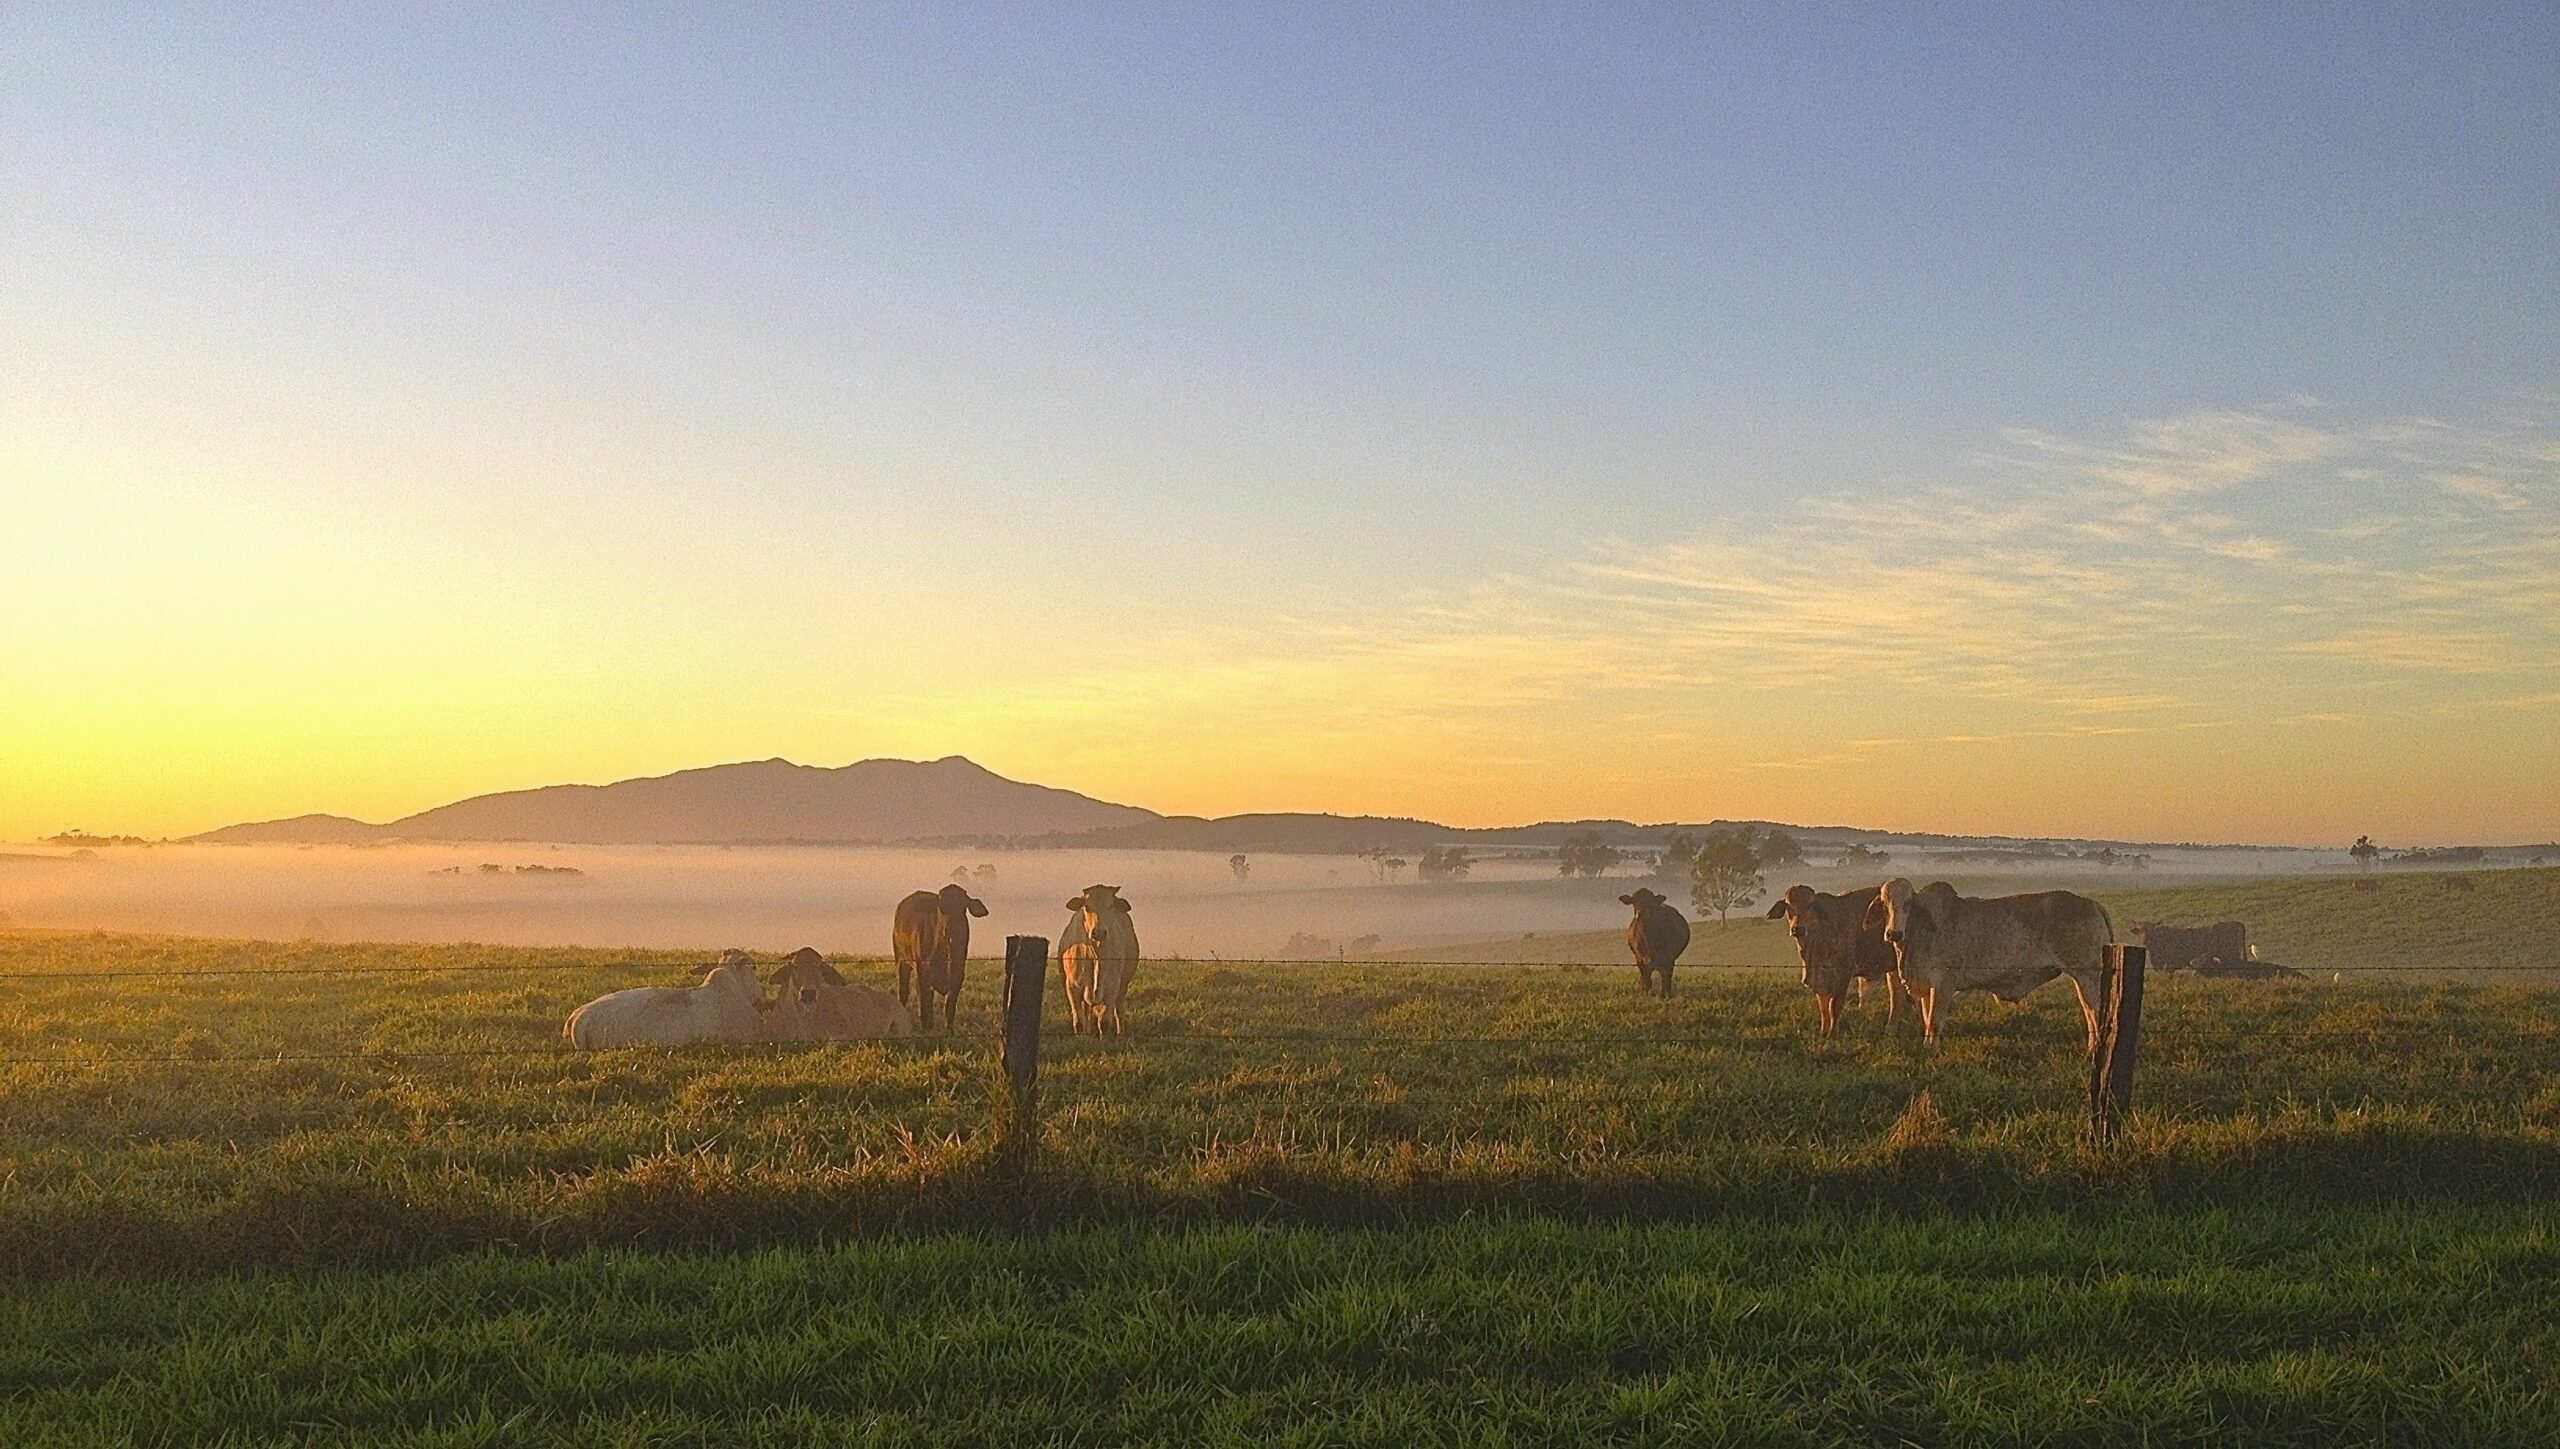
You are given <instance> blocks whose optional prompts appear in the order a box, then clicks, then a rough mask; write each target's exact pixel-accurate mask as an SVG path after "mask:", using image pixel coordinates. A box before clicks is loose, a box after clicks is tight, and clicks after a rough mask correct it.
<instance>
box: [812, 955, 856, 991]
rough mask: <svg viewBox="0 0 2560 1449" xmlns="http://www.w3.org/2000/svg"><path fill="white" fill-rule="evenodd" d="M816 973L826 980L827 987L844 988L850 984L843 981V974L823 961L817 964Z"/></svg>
mask: <svg viewBox="0 0 2560 1449" xmlns="http://www.w3.org/2000/svg"><path fill="white" fill-rule="evenodd" d="M818 971H819V974H820V975H822V976H824V977H825V978H826V981H827V984H828V985H829V986H844V985H848V984H850V983H848V982H847V981H846V980H845V979H844V973H843V972H841V971H838V970H837V969H836V968H835V967H833V966H830V965H828V964H827V963H826V962H824V961H821V962H819V963H818Z"/></svg>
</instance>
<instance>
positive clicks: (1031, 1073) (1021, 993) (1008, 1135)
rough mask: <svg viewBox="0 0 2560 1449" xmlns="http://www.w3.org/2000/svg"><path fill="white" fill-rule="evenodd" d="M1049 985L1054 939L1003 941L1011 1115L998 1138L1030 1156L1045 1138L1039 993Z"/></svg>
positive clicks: (1004, 1050) (1004, 1051)
mask: <svg viewBox="0 0 2560 1449" xmlns="http://www.w3.org/2000/svg"><path fill="white" fill-rule="evenodd" d="M1048 982H1049V938H1048V937H1046V936H1007V937H1005V938H1004V1045H1003V1047H1002V1049H1001V1052H1000V1054H999V1059H1000V1060H1001V1061H1002V1062H1003V1064H1004V1075H1005V1082H1006V1084H1007V1086H1008V1087H1010V1088H1011V1091H1012V1099H1013V1101H1012V1106H1013V1112H1012V1115H1011V1116H1010V1117H1009V1118H1008V1119H1007V1120H1006V1121H1005V1123H1004V1124H1003V1131H1002V1132H1001V1133H1000V1134H999V1138H998V1140H999V1141H1000V1142H1001V1143H1002V1144H1003V1145H1004V1147H1005V1148H1006V1149H1007V1151H1009V1152H1011V1153H1014V1154H1017V1155H1027V1154H1029V1152H1030V1151H1031V1149H1032V1147H1033V1146H1035V1145H1036V1144H1037V1143H1038V1142H1039V1140H1040V995H1041V992H1042V991H1043V990H1044V989H1046V987H1047V985H1048Z"/></svg>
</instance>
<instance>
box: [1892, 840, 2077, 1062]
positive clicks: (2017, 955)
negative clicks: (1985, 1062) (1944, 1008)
mask: <svg viewBox="0 0 2560 1449" xmlns="http://www.w3.org/2000/svg"><path fill="white" fill-rule="evenodd" d="M1865 924H1866V925H1868V926H1870V927H1876V926H1880V927H1882V928H1883V929H1884V939H1885V942H1886V944H1887V945H1890V946H1891V947H1892V948H1893V952H1894V957H1895V959H1896V960H1897V961H1898V962H1899V963H1900V964H1901V968H1902V982H1903V986H1904V988H1905V989H1907V990H1908V991H1910V993H1911V997H1912V999H1913V1000H1914V1001H1917V1002H1919V1003H1920V1033H1921V1035H1922V1036H1923V1037H1924V1038H1926V1039H1927V1040H1928V1042H1929V1043H1930V1044H1931V1045H1932V1046H1934V1045H1936V1044H1937V1041H1938V1020H1939V1005H1940V1004H1939V1000H1938V997H1939V995H1940V994H1941V993H1945V992H1956V991H1988V992H1990V993H1991V994H1992V995H1994V996H1997V997H1999V998H2000V999H2001V1000H2003V1001H2017V1000H2020V999H2022V998H2023V997H2025V996H2026V994H2027V993H2028V992H2030V991H2033V990H2035V989H2036V988H2037V987H2039V986H2042V985H2043V984H2045V983H2046V982H2048V981H2051V980H2052V979H2053V978H2055V977H2056V976H2068V977H2070V978H2071V986H2072V989H2073V990H2075V991H2077V992H2079V993H2080V1014H2081V1016H2082V1017H2084V1018H2085V1019H2086V1020H2087V1022H2088V1026H2089V1049H2090V1050H2091V1051H2095V1050H2097V1047H2098V990H2099V982H2100V981H2101V980H2103V979H2104V973H2105V970H2106V964H2107V947H2108V946H2109V945H2110V944H2112V943H2113V941H2114V940H2115V927H2114V925H2113V924H2112V923H2111V922H2109V921H2108V919H2107V911H2106V907H2104V906H2101V905H2099V904H2098V903H2097V902H2096V901H2093V900H2091V899H2089V898H2088V897H2087V896H2081V895H2074V894H2072V893H2071V892H2069V891H2037V892H2035V893H2034V894H2032V895H2022V896H1992V897H1989V898H1987V899H1986V898H1981V897H1975V896H1960V895H1957V894H1956V888H1955V887H1954V886H1951V885H1949V884H1947V883H1946V882H1945V881H1938V882H1936V883H1934V884H1932V885H1930V886H1928V887H1927V888H1925V889H1922V890H1916V891H1915V890H1913V889H1912V888H1911V882H1909V881H1907V880H1904V879H1903V878H1901V877H1900V876H1896V877H1894V878H1893V879H1892V880H1889V881H1886V882H1885V883H1884V885H1883V886H1882V887H1880V888H1879V889H1878V891H1877V894H1876V900H1875V904H1874V905H1872V906H1870V907H1868V908H1867V914H1866V918H1865Z"/></svg>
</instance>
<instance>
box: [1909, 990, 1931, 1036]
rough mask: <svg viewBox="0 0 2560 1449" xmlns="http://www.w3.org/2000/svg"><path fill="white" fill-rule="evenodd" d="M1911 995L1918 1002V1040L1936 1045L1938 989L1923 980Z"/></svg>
mask: <svg viewBox="0 0 2560 1449" xmlns="http://www.w3.org/2000/svg"><path fill="white" fill-rule="evenodd" d="M1911 995H1912V998H1913V999H1914V1000H1916V1001H1918V1002H1919V1003H1920V1040H1922V1041H1923V1042H1926V1043H1927V1044H1929V1045H1930V1046H1936V1045H1937V1044H1938V989H1937V988H1936V987H1935V986H1932V985H1929V984H1927V983H1925V982H1924V983H1922V984H1921V986H1920V987H1919V989H1917V990H1915V991H1913V992H1912V993H1911Z"/></svg>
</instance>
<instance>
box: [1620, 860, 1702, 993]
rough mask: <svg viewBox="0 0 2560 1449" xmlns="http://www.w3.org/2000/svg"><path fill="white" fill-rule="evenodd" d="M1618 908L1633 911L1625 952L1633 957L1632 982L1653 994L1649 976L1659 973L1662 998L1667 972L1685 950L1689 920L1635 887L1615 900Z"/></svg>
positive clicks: (1668, 988) (1666, 988)
mask: <svg viewBox="0 0 2560 1449" xmlns="http://www.w3.org/2000/svg"><path fill="white" fill-rule="evenodd" d="M1618 901H1619V904H1621V905H1629V906H1633V907H1635V908H1636V913H1635V918H1634V919H1633V920H1630V921H1628V922H1627V949H1628V950H1630V951H1633V952H1635V953H1636V982H1637V984H1638V985H1640V986H1642V987H1643V988H1644V991H1645V994H1646V995H1648V996H1650V995H1652V994H1653V974H1654V973H1655V972H1657V971H1659V972H1661V973H1662V994H1663V995H1664V996H1669V995H1670V994H1671V968H1672V967H1674V966H1676V965H1678V964H1679V963H1680V953H1681V952H1683V951H1686V950H1688V949H1689V918H1688V917H1686V916H1684V915H1682V914H1680V911H1679V908H1678V907H1676V906H1674V905H1672V904H1671V903H1670V902H1669V901H1666V900H1664V899H1663V898H1662V897H1661V896H1659V895H1656V894H1654V893H1653V892H1652V891H1649V890H1646V889H1645V888H1644V887H1642V886H1638V887H1636V888H1635V889H1634V890H1633V891H1631V892H1629V893H1627V894H1626V895H1623V896H1620V897H1618Z"/></svg>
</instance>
